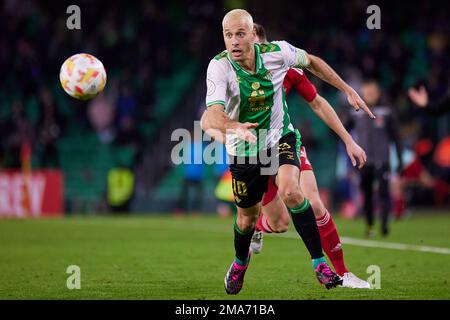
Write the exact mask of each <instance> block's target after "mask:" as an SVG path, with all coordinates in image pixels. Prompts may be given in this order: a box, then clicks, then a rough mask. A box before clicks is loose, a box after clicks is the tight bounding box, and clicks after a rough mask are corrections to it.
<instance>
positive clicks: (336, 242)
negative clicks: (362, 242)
mask: <svg viewBox="0 0 450 320" xmlns="http://www.w3.org/2000/svg"><path fill="white" fill-rule="evenodd" d="M316 222H317V227H318V228H319V233H320V240H321V242H322V248H323V250H324V251H325V253H326V254H327V256H328V258H329V259H330V260H331V263H332V264H333V267H334V269H335V270H336V273H337V274H339V275H340V276H342V275H343V274H344V273H346V272H348V269H347V268H346V266H345V263H344V253H343V252H342V246H341V240H340V239H339V235H338V233H337V230H336V226H335V225H334V221H333V218H332V217H331V214H330V213H329V212H328V210H327V211H326V213H325V215H324V216H323V217H322V218H319V219H316Z"/></svg>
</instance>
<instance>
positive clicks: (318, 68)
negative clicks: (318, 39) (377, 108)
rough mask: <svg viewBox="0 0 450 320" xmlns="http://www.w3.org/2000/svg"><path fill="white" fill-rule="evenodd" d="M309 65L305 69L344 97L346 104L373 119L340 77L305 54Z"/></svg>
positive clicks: (314, 57)
mask: <svg viewBox="0 0 450 320" xmlns="http://www.w3.org/2000/svg"><path fill="white" fill-rule="evenodd" d="M307 56H308V59H307V60H308V61H309V65H307V66H306V68H307V69H308V70H309V71H310V72H311V73H312V74H314V75H315V76H316V77H318V78H320V79H321V80H323V81H325V82H327V83H329V84H331V85H332V86H334V87H336V88H337V89H339V90H340V91H342V92H343V93H344V94H345V95H346V96H347V100H348V103H349V104H350V105H351V106H352V107H353V108H354V109H355V110H356V111H358V110H359V109H363V110H364V111H365V112H366V113H367V114H368V115H369V116H370V117H371V118H375V116H374V114H373V113H372V112H371V111H370V109H369V107H367V105H366V103H365V102H364V100H363V99H361V97H360V96H359V95H358V93H357V92H356V91H355V90H354V89H353V88H352V87H350V86H349V85H348V84H347V83H346V82H345V81H344V80H342V79H341V77H340V76H339V75H338V74H337V73H336V71H334V70H333V68H331V67H330V66H329V65H328V64H327V63H326V62H325V61H323V60H322V59H321V58H319V57H317V56H314V55H312V54H307Z"/></svg>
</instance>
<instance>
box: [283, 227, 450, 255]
mask: <svg viewBox="0 0 450 320" xmlns="http://www.w3.org/2000/svg"><path fill="white" fill-rule="evenodd" d="M276 236H282V237H285V238H296V239H297V238H299V236H298V235H297V234H294V233H291V232H288V233H284V234H277V235H276ZM341 242H342V243H343V244H348V245H353V246H359V247H370V248H381V249H394V250H403V251H404V250H409V251H418V252H432V253H440V254H450V249H449V248H439V247H430V246H418V245H414V244H405V243H394V242H382V241H375V240H365V239H357V238H349V237H341Z"/></svg>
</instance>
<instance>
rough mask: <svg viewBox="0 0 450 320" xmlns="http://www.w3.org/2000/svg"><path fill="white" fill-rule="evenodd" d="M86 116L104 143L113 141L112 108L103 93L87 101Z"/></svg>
mask: <svg viewBox="0 0 450 320" xmlns="http://www.w3.org/2000/svg"><path fill="white" fill-rule="evenodd" d="M88 118H89V122H90V123H91V125H92V128H93V129H94V130H95V131H96V132H97V134H98V137H99V139H100V141H102V142H104V143H109V142H112V141H113V139H114V136H115V134H116V133H115V130H114V127H113V120H114V109H113V106H112V104H111V103H110V102H109V100H108V99H107V98H106V97H105V96H104V95H102V94H101V95H100V96H98V97H97V98H95V99H94V100H92V101H91V102H90V103H89V105H88Z"/></svg>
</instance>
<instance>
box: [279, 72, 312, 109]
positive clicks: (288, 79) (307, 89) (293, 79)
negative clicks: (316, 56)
mask: <svg viewBox="0 0 450 320" xmlns="http://www.w3.org/2000/svg"><path fill="white" fill-rule="evenodd" d="M283 87H284V90H285V92H286V96H287V95H288V94H289V92H290V91H291V89H292V88H295V89H297V91H298V93H299V94H300V95H301V96H302V97H303V98H304V99H305V100H306V101H307V102H311V101H313V100H314V98H315V97H316V96H317V90H316V87H315V86H314V85H313V84H312V83H311V82H310V81H309V79H308V77H306V75H305V73H304V72H303V70H302V69H298V68H292V69H289V71H288V73H287V74H286V76H285V77H284V81H283Z"/></svg>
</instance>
